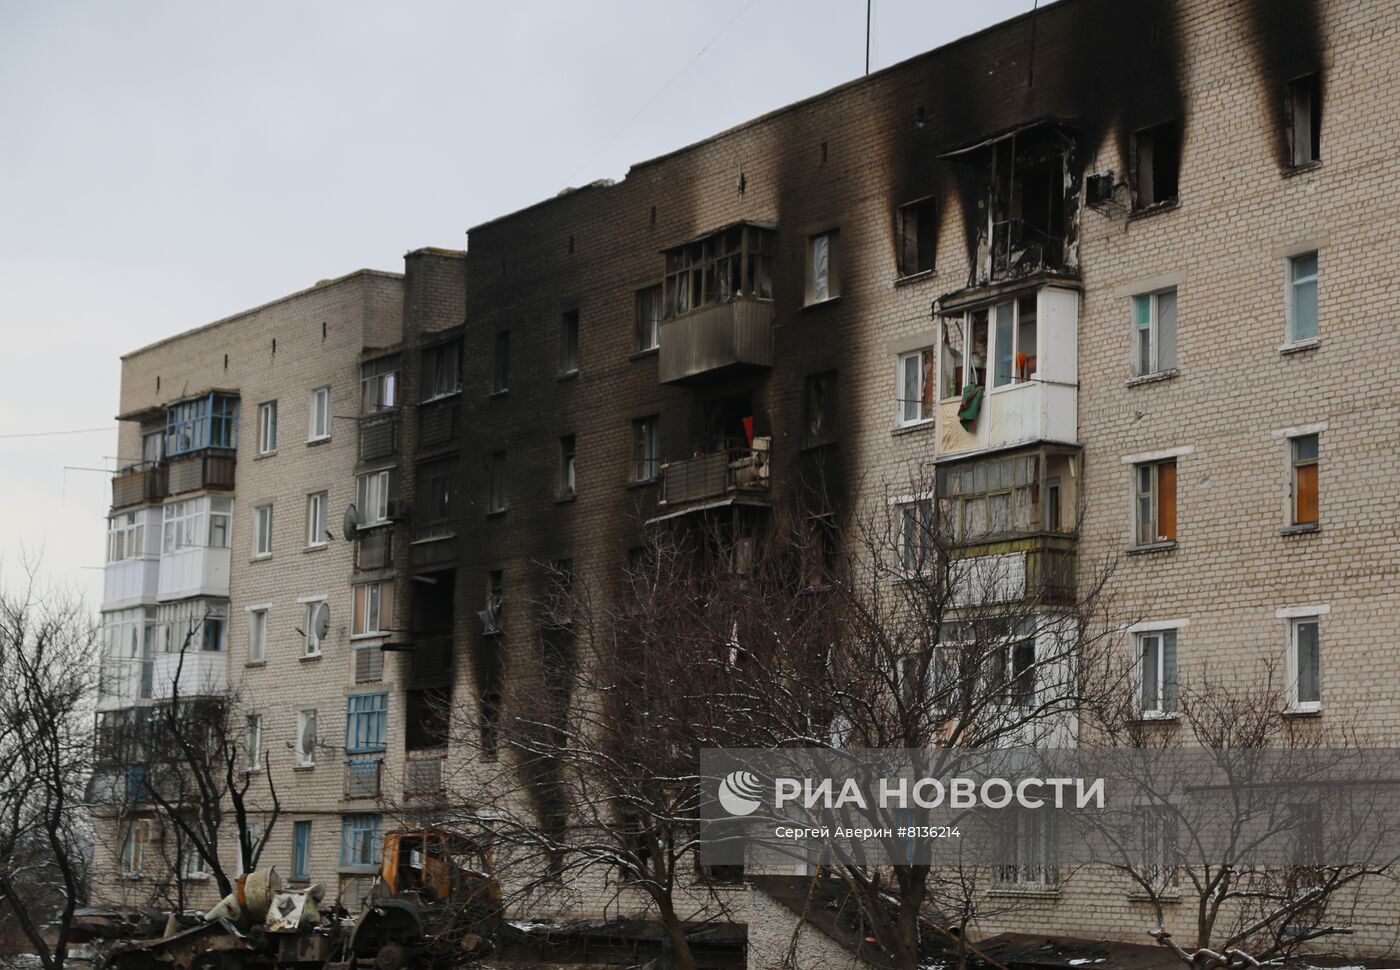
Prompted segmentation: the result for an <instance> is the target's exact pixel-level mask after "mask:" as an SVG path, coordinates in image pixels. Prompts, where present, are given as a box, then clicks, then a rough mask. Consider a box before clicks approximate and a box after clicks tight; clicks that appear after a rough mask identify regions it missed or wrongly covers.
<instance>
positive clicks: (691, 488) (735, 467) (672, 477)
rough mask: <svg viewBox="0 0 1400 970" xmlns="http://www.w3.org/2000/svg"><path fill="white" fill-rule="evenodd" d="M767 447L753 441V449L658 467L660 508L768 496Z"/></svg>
mask: <svg viewBox="0 0 1400 970" xmlns="http://www.w3.org/2000/svg"><path fill="white" fill-rule="evenodd" d="M768 465H769V448H768V442H767V439H764V438H756V439H754V446H753V447H752V448H729V449H726V450H724V451H717V452H713V453H712V454H707V455H698V456H696V457H694V458H684V459H681V460H680V461H669V462H665V463H664V464H662V466H661V498H660V499H659V501H658V504H659V505H662V506H667V507H674V506H677V505H687V504H691V503H694V502H704V501H709V500H713V499H721V498H727V497H732V496H735V495H740V494H749V495H756V496H763V495H766V494H767V493H768Z"/></svg>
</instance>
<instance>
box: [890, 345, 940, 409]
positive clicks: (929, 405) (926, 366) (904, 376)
mask: <svg viewBox="0 0 1400 970" xmlns="http://www.w3.org/2000/svg"><path fill="white" fill-rule="evenodd" d="M897 377H898V381H899V425H900V427H907V426H908V425H913V424H922V423H923V422H925V421H932V420H933V414H934V410H933V404H934V399H933V391H934V366H933V348H932V347H927V348H925V349H923V350H916V351H913V352H912V353H908V354H900V356H899V373H898V375H897Z"/></svg>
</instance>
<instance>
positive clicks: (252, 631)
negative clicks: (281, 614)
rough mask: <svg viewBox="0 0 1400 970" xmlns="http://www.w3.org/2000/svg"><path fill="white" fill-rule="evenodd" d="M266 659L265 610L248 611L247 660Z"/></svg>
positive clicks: (251, 661)
mask: <svg viewBox="0 0 1400 970" xmlns="http://www.w3.org/2000/svg"><path fill="white" fill-rule="evenodd" d="M266 661H267V610H266V609H258V610H249V611H248V662H249V663H250V664H260V663H265V662H266Z"/></svg>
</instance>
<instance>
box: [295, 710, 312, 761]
mask: <svg viewBox="0 0 1400 970" xmlns="http://www.w3.org/2000/svg"><path fill="white" fill-rule="evenodd" d="M315 764H316V710H315V708H309V709H307V710H304V711H298V712H297V766H298V767H300V768H311V767H314V766H315Z"/></svg>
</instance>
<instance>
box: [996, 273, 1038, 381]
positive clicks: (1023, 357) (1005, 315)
mask: <svg viewBox="0 0 1400 970" xmlns="http://www.w3.org/2000/svg"><path fill="white" fill-rule="evenodd" d="M992 313H993V314H994V316H995V319H996V332H995V340H996V365H997V366H996V378H995V381H994V383H995V386H997V387H1002V386H1004V385H1007V384H1013V383H1015V384H1020V383H1022V382H1025V381H1028V380H1030V378H1031V375H1032V374H1034V373H1035V370H1036V365H1037V360H1038V358H1037V354H1036V350H1037V348H1036V310H1035V295H1034V294H1030V295H1028V296H1023V297H1021V298H1020V299H1019V300H1010V301H1007V302H1006V303H998V304H997V305H996V306H995V307H993V308H992Z"/></svg>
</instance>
